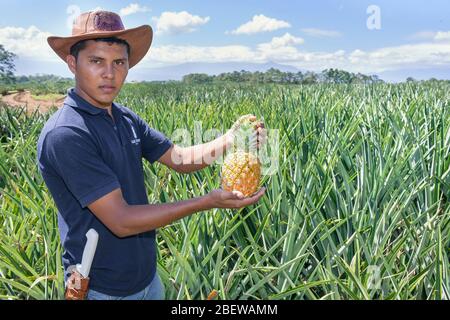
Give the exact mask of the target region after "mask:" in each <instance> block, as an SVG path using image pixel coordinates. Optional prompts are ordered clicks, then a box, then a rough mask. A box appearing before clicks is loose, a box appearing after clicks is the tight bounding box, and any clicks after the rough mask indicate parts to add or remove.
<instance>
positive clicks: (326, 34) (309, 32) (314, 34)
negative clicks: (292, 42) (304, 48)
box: [301, 28, 342, 38]
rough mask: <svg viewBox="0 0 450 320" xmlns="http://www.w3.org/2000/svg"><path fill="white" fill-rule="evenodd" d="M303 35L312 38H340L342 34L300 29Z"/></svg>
mask: <svg viewBox="0 0 450 320" xmlns="http://www.w3.org/2000/svg"><path fill="white" fill-rule="evenodd" d="M301 30H302V31H303V32H304V33H305V34H307V35H308V36H312V37H327V38H336V37H340V36H341V35H342V34H341V33H340V32H339V31H336V30H323V29H316V28H304V29H301Z"/></svg>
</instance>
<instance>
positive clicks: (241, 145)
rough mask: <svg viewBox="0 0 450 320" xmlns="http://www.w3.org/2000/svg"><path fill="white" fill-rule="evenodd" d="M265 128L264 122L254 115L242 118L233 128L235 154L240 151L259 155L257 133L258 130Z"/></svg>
mask: <svg viewBox="0 0 450 320" xmlns="http://www.w3.org/2000/svg"><path fill="white" fill-rule="evenodd" d="M260 127H264V124H263V122H262V121H260V120H258V119H257V118H256V117H255V116H254V115H245V116H242V117H240V118H239V119H238V120H237V121H236V122H235V124H234V125H233V126H232V127H231V132H232V134H233V148H232V150H233V152H236V151H238V150H247V151H249V152H251V153H257V148H256V145H257V139H258V136H257V133H256V130H257V129H258V128H260Z"/></svg>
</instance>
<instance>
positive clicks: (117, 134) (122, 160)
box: [37, 89, 173, 296]
mask: <svg viewBox="0 0 450 320" xmlns="http://www.w3.org/2000/svg"><path fill="white" fill-rule="evenodd" d="M112 114H113V117H114V120H113V119H112V118H111V116H109V114H108V112H107V111H106V110H104V109H101V108H98V107H95V106H93V105H91V104H90V103H88V102H87V101H86V100H84V99H82V98H81V97H80V96H78V95H77V94H76V93H75V91H74V89H70V90H69V91H68V96H67V98H66V100H65V101H64V106H63V107H62V108H60V109H59V110H58V111H57V112H55V113H54V114H53V115H52V116H51V117H50V118H49V120H48V121H47V122H46V124H45V126H44V128H43V130H42V132H41V134H40V136H39V140H38V145H37V152H38V153H37V162H38V165H39V171H40V172H41V174H42V177H43V178H44V181H45V183H46V185H47V187H48V189H49V191H50V193H51V194H52V196H53V199H54V201H55V204H56V206H57V209H58V226H59V231H60V236H61V242H62V246H63V248H64V253H63V257H62V259H63V263H64V269H65V277H66V278H67V276H68V274H67V268H68V267H69V266H70V265H75V264H77V263H81V257H82V253H83V249H84V246H85V244H86V232H87V231H88V230H89V229H90V228H94V229H95V230H96V231H97V232H98V234H99V240H98V245H97V251H96V253H95V256H94V260H93V263H92V267H91V272H90V278H91V280H90V288H91V289H93V290H95V291H98V292H101V293H105V294H108V295H113V296H127V295H131V294H134V293H137V292H139V291H141V290H143V289H144V288H145V287H146V286H148V285H149V284H150V282H151V281H152V280H153V277H154V275H155V272H156V243H155V231H154V230H153V231H149V232H145V233H142V234H138V235H135V236H131V237H127V238H118V237H116V236H115V235H114V234H113V233H112V232H111V231H110V230H109V229H108V228H107V227H106V226H105V225H104V224H103V223H102V222H101V221H100V220H99V219H98V218H96V216H95V215H94V214H93V213H92V212H91V211H90V210H89V208H88V207H87V206H88V205H89V204H90V203H92V202H94V201H95V200H97V199H99V198H101V197H103V196H104V195H106V194H108V193H110V192H111V191H113V190H115V189H117V188H121V190H122V194H123V197H124V199H125V200H126V201H127V203H128V204H129V205H143V204H148V198H147V192H146V189H145V185H144V172H143V164H142V158H145V159H147V160H148V161H149V162H150V163H153V162H154V161H156V160H158V159H159V158H160V157H161V156H162V155H163V154H164V153H165V152H166V151H167V150H168V149H169V148H170V147H171V146H172V145H173V144H172V142H171V141H170V140H169V139H168V138H167V137H166V136H164V135H163V134H162V133H161V132H158V131H157V130H154V129H152V128H150V127H149V126H148V124H147V123H146V122H145V121H144V120H142V119H141V118H140V117H139V116H138V115H136V114H135V113H134V112H133V111H131V110H130V109H129V108H126V107H124V106H121V105H119V104H117V103H113V104H112Z"/></svg>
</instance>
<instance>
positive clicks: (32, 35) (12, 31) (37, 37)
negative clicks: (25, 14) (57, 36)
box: [0, 26, 59, 60]
mask: <svg viewBox="0 0 450 320" xmlns="http://www.w3.org/2000/svg"><path fill="white" fill-rule="evenodd" d="M51 35H52V34H50V33H49V32H44V31H41V30H39V29H38V28H37V27H35V26H30V27H28V28H27V29H24V28H16V27H5V28H0V43H1V44H2V45H3V46H4V47H5V49H6V50H8V51H11V52H13V53H15V54H17V55H18V56H19V57H20V58H33V59H37V60H57V59H59V58H58V56H57V55H56V54H55V53H54V52H53V50H52V49H51V48H50V46H49V45H48V44H47V37H49V36H51Z"/></svg>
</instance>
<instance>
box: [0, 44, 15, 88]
mask: <svg viewBox="0 0 450 320" xmlns="http://www.w3.org/2000/svg"><path fill="white" fill-rule="evenodd" d="M15 58H16V55H15V54H14V53H12V52H9V51H8V50H6V49H5V48H4V47H3V45H1V44H0V82H3V83H12V82H14V71H15V66H14V59H15Z"/></svg>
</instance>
